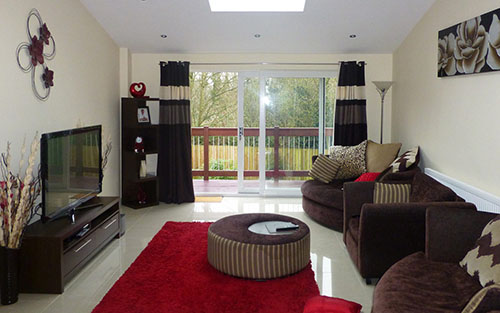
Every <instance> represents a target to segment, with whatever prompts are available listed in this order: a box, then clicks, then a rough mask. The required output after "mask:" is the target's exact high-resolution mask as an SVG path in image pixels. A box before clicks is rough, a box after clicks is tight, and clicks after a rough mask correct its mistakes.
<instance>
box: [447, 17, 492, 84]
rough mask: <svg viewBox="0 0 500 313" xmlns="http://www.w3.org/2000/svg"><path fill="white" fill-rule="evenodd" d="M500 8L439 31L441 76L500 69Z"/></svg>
mask: <svg viewBox="0 0 500 313" xmlns="http://www.w3.org/2000/svg"><path fill="white" fill-rule="evenodd" d="M499 17H500V9H496V10H494V11H491V12H488V13H485V14H483V15H481V16H478V17H475V18H472V19H470V20H468V21H465V22H462V23H460V24H457V25H455V26H451V27H448V28H446V29H443V30H441V31H440V32H439V40H438V76H439V77H445V76H455V75H465V74H474V73H483V72H491V71H498V70H500V20H499Z"/></svg>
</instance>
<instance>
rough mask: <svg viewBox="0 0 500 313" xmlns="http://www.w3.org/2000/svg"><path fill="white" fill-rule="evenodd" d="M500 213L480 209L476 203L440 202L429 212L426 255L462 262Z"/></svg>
mask: <svg viewBox="0 0 500 313" xmlns="http://www.w3.org/2000/svg"><path fill="white" fill-rule="evenodd" d="M495 216H497V215H496V214H493V213H486V212H478V211H476V207H475V206H474V204H472V203H462V202H456V203H455V206H453V207H443V206H441V204H436V205H434V206H432V207H429V209H428V210H427V213H426V238H425V253H426V257H427V258H428V259H429V260H432V261H438V262H450V263H458V262H459V261H460V260H462V259H463V257H464V256H465V254H466V253H467V252H468V251H469V250H470V249H472V247H473V246H474V244H475V242H476V240H477V239H478V238H479V236H480V234H481V232H482V230H483V228H484V226H485V225H486V224H487V223H488V222H489V221H490V220H492V219H493V218H494V217H495Z"/></svg>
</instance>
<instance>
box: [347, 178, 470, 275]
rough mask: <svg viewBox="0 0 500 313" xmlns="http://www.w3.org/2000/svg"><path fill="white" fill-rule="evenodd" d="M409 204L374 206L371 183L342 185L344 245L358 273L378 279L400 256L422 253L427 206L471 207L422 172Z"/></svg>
mask: <svg viewBox="0 0 500 313" xmlns="http://www.w3.org/2000/svg"><path fill="white" fill-rule="evenodd" d="M411 185H412V186H411V194H410V202H409V203H379V204H377V203H373V189H374V186H375V183H374V182H356V183H346V184H345V185H344V243H345V245H346V247H347V251H348V252H349V255H350V256H351V259H352V260H353V262H354V264H355V265H356V267H357V268H358V270H359V273H360V274H361V276H362V277H363V278H365V279H366V281H367V283H370V282H371V278H379V277H381V276H382V275H383V274H384V272H385V271H386V270H387V269H388V268H389V267H390V266H391V265H393V264H394V263H396V262H397V261H399V260H400V259H402V258H403V257H405V256H407V255H409V254H412V253H414V252H417V251H423V250H424V244H425V240H424V239H425V211H426V209H427V208H428V207H429V206H432V205H434V204H436V203H441V202H443V203H442V204H441V205H442V206H457V204H456V201H460V202H462V203H461V204H460V206H461V207H466V208H471V207H473V205H472V204H467V203H465V202H463V199H461V198H460V197H458V196H457V195H456V194H455V193H454V192H453V191H452V190H451V189H449V188H448V187H446V186H444V185H442V184H441V183H439V182H437V181H436V180H434V179H432V178H431V177H430V176H427V175H425V174H424V173H421V172H419V173H416V174H415V175H414V177H413V180H412V181H411Z"/></svg>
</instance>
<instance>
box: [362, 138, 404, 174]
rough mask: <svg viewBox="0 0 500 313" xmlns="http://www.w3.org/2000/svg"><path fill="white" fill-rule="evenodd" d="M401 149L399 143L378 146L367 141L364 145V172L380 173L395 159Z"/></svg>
mask: <svg viewBox="0 0 500 313" xmlns="http://www.w3.org/2000/svg"><path fill="white" fill-rule="evenodd" d="M399 149H401V144H400V143H384V144H379V143H376V142H373V141H371V140H368V143H367V144H366V170H367V171H368V172H382V171H383V170H385V169H386V168H388V167H389V165H391V163H392V162H393V161H394V159H396V157H397V156H398V153H399Z"/></svg>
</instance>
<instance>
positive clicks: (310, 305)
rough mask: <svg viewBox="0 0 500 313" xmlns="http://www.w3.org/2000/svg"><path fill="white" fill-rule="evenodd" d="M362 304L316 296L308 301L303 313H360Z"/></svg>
mask: <svg viewBox="0 0 500 313" xmlns="http://www.w3.org/2000/svg"><path fill="white" fill-rule="evenodd" d="M361 308H362V306H361V304H358V303H356V302H352V301H348V300H344V299H340V298H333V297H326V296H315V297H312V298H310V299H309V300H307V302H306V305H305V307H304V312H303V313H359V312H361Z"/></svg>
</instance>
